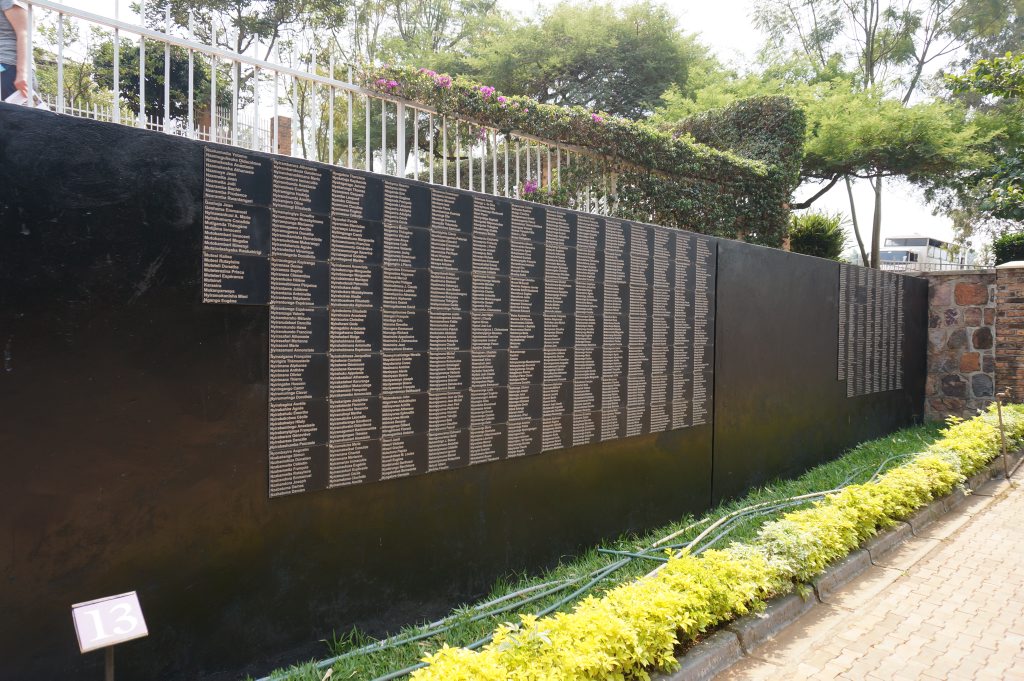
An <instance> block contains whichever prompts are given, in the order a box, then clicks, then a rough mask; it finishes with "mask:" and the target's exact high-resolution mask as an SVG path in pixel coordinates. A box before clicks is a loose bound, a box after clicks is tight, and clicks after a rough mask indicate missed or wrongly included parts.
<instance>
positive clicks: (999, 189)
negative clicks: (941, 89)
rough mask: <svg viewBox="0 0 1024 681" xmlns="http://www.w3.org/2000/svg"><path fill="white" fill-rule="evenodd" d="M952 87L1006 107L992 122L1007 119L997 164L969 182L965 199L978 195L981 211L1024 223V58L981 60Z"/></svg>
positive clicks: (952, 79)
mask: <svg viewBox="0 0 1024 681" xmlns="http://www.w3.org/2000/svg"><path fill="white" fill-rule="evenodd" d="M947 82H948V83H949V85H950V87H951V88H952V89H953V91H954V92H955V93H958V94H965V93H966V94H973V95H980V96H983V97H991V98H997V99H999V100H1000V103H1001V104H1002V106H993V107H992V108H991V109H989V110H988V112H987V113H988V118H989V119H992V118H999V119H1004V117H1005V127H1004V129H1003V130H1002V131H1001V132H1002V133H1003V134H1001V135H1000V136H998V137H997V138H996V148H995V149H994V151H995V159H996V160H995V162H994V163H992V164H990V165H988V166H986V167H982V168H980V169H979V170H977V171H976V172H974V173H971V174H969V175H967V176H966V177H964V178H963V183H964V185H965V186H964V187H961V189H962V193H961V198H962V197H963V195H964V194H967V195H972V196H973V197H974V198H975V199H976V200H977V202H978V206H977V207H978V210H979V211H981V212H982V213H985V214H987V215H989V216H991V217H993V218H996V219H1000V220H1013V221H1021V220H1024V152H1022V141H1024V136H1022V134H1021V120H1022V115H1024V106H1022V102H1021V99H1022V98H1024V53H1019V54H1013V53H1009V52H1008V53H1007V54H1006V55H1005V56H1003V57H995V58H992V59H981V60H979V61H978V62H977V63H975V64H974V65H973V66H972V67H971V68H970V69H969V70H968V71H967V72H966V73H965V74H963V75H960V76H949V77H948V78H947ZM964 203H967V201H964V200H961V204H964Z"/></svg>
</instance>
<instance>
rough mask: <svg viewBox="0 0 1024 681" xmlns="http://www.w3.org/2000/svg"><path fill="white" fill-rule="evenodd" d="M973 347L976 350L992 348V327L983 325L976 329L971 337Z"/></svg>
mask: <svg viewBox="0 0 1024 681" xmlns="http://www.w3.org/2000/svg"><path fill="white" fill-rule="evenodd" d="M971 347H973V348H974V349H975V350H990V349H991V348H992V329H990V328H989V327H987V326H983V327H981V328H980V329H975V331H974V335H973V336H972V337H971Z"/></svg>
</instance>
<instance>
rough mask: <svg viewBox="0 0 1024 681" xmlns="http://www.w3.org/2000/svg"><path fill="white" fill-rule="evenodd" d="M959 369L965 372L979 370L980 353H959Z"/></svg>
mask: <svg viewBox="0 0 1024 681" xmlns="http://www.w3.org/2000/svg"><path fill="white" fill-rule="evenodd" d="M960 371H963V372H965V373H970V372H972V371H981V354H980V353H977V352H965V353H964V354H962V355H960Z"/></svg>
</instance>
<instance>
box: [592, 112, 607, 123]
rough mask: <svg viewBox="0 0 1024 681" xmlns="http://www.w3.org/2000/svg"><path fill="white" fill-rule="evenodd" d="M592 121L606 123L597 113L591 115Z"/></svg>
mask: <svg viewBox="0 0 1024 681" xmlns="http://www.w3.org/2000/svg"><path fill="white" fill-rule="evenodd" d="M590 120H592V121H594V122H595V123H604V119H603V118H601V117H600V116H598V115H597V114H596V113H592V114H590Z"/></svg>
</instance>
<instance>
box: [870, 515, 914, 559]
mask: <svg viewBox="0 0 1024 681" xmlns="http://www.w3.org/2000/svg"><path fill="white" fill-rule="evenodd" d="M913 535H914V530H913V529H912V528H911V527H910V525H908V524H907V523H904V522H900V523H897V524H896V525H895V526H893V527H890V528H889V529H888V530H886V531H884V532H882V533H881V534H878V535H875V536H874V537H872V538H871V539H868V540H867V541H866V542H864V545H863V546H862V547H861V548H863V549H864V550H865V551H867V552H868V555H869V556H870V557H871V562H872V563H877V561H878V559H879V558H881V557H882V556H884V555H885V554H886V553H888V552H889V551H891V550H892V549H893V547H895V546H898V545H899V544H901V543H903V542H904V541H905V540H906V539H907V538H908V537H912V536H913Z"/></svg>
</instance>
